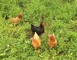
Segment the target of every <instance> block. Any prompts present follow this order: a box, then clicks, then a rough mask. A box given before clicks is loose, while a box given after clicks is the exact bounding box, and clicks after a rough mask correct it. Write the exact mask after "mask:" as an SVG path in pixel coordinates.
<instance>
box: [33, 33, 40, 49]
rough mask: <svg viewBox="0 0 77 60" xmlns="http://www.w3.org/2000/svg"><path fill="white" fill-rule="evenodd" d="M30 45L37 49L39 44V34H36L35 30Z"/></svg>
mask: <svg viewBox="0 0 77 60" xmlns="http://www.w3.org/2000/svg"><path fill="white" fill-rule="evenodd" d="M32 45H33V47H34V48H35V49H38V48H39V47H40V45H41V40H40V38H39V36H38V35H37V33H36V32H35V34H34V36H33V38H32Z"/></svg>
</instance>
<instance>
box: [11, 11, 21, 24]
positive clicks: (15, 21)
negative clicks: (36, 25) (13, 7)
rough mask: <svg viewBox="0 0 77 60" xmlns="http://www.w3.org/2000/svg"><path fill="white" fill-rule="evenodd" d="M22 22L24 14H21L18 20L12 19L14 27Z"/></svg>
mask: <svg viewBox="0 0 77 60" xmlns="http://www.w3.org/2000/svg"><path fill="white" fill-rule="evenodd" d="M20 21H22V13H21V12H20V13H19V14H18V16H17V17H16V18H12V19H11V22H12V23H13V24H14V25H17V24H18V23H19V22H20Z"/></svg>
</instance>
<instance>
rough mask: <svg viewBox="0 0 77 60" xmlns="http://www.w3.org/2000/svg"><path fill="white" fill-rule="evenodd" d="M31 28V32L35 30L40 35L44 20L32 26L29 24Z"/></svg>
mask: <svg viewBox="0 0 77 60" xmlns="http://www.w3.org/2000/svg"><path fill="white" fill-rule="evenodd" d="M31 30H32V32H33V34H34V33H35V32H36V33H37V34H38V35H41V34H42V33H44V22H43V21H42V22H41V23H40V26H34V25H32V24H31Z"/></svg>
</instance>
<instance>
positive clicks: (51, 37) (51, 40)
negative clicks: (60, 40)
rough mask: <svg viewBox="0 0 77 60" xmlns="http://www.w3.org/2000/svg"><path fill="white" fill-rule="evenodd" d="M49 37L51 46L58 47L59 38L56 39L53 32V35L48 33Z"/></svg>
mask: <svg viewBox="0 0 77 60" xmlns="http://www.w3.org/2000/svg"><path fill="white" fill-rule="evenodd" d="M48 38H49V40H48V44H49V46H50V47H56V45H57V40H56V38H55V36H54V34H53V35H48Z"/></svg>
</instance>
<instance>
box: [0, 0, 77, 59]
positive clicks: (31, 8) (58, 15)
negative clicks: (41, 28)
mask: <svg viewBox="0 0 77 60" xmlns="http://www.w3.org/2000/svg"><path fill="white" fill-rule="evenodd" d="M19 12H22V13H23V19H22V20H23V23H19V24H18V25H17V26H13V24H11V23H10V22H9V20H5V16H6V15H8V16H9V17H10V18H11V17H16V16H17V15H18V13H19ZM42 16H44V17H45V19H44V22H45V33H44V34H43V35H42V36H40V38H41V41H42V45H41V49H40V53H39V54H38V52H37V51H35V50H34V48H33V46H32V44H31V38H32V33H31V29H30V28H31V27H30V24H31V23H33V24H34V25H39V24H40V22H41V21H42V19H41V17H42ZM53 33H54V34H55V36H56V39H57V41H58V44H57V46H56V48H49V46H48V44H47V43H48V37H47V35H48V34H53ZM0 60H77V0H0Z"/></svg>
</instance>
